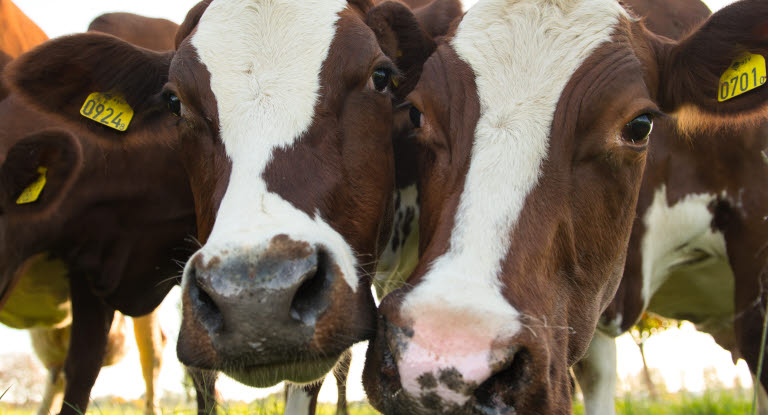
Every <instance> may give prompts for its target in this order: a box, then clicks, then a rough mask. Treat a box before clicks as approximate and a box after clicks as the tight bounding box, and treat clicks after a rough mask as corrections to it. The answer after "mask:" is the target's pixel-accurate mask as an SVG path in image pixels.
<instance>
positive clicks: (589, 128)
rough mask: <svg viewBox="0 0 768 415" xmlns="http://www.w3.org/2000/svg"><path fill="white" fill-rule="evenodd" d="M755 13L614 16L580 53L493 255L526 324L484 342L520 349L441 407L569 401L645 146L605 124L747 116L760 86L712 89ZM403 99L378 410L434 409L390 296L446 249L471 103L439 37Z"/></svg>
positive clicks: (559, 406)
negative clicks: (688, 108)
mask: <svg viewBox="0 0 768 415" xmlns="http://www.w3.org/2000/svg"><path fill="white" fill-rule="evenodd" d="M767 17H768V7H766V4H765V2H762V1H759V0H750V1H745V2H742V3H741V4H735V5H733V6H730V7H729V8H726V9H724V10H723V11H722V12H721V14H718V15H717V18H715V19H712V20H710V21H709V22H708V23H706V24H704V25H703V26H702V27H701V28H700V30H699V31H696V32H694V33H693V34H692V35H691V36H690V37H689V38H687V39H686V40H683V41H682V42H680V43H676V42H673V41H671V40H669V39H667V38H662V37H660V36H658V35H656V34H653V33H651V32H650V31H648V30H647V29H646V28H645V27H644V26H643V23H642V22H641V21H638V22H633V21H628V20H622V21H621V22H620V23H619V25H618V26H617V27H616V31H615V33H614V36H613V38H612V40H611V41H610V42H608V43H607V44H604V45H601V46H600V47H599V48H597V49H596V50H595V52H594V53H593V55H592V56H591V57H589V58H588V59H587V60H586V61H585V62H583V64H582V65H581V67H580V68H579V69H578V70H577V71H576V73H575V74H574V75H573V76H572V78H571V80H570V82H569V83H568V85H567V86H566V87H565V89H564V91H563V93H562V95H561V97H560V101H559V102H558V106H557V109H556V111H555V117H554V121H553V124H552V126H551V130H550V142H549V153H548V155H547V158H546V161H545V162H544V165H543V167H542V172H541V178H540V179H539V182H538V184H537V186H536V187H535V188H534V189H533V191H532V192H531V193H530V194H529V195H528V196H527V199H526V202H525V206H524V208H523V211H522V214H521V216H520V218H519V219H518V222H517V225H516V230H515V233H514V234H513V235H511V237H512V241H511V245H510V247H509V251H508V254H507V256H506V257H505V258H504V259H503V260H502V261H503V262H502V271H501V275H500V279H501V282H502V284H503V287H504V289H503V294H504V296H505V297H506V298H507V300H508V301H509V303H510V304H511V305H512V306H513V307H515V308H516V309H517V310H519V311H520V312H521V313H522V314H523V315H524V316H529V317H523V321H522V324H524V325H526V328H527V330H522V331H521V332H520V333H517V334H516V336H515V337H514V338H509V339H506V338H503V337H501V338H500V339H499V340H498V341H497V344H496V346H495V347H499V348H503V347H509V348H511V349H513V350H516V351H518V352H519V351H520V350H523V351H524V353H517V354H515V356H514V360H515V361H522V362H525V363H522V364H521V366H519V367H518V369H516V372H514V373H505V372H502V373H501V374H498V375H499V376H500V377H496V378H491V379H492V381H491V382H490V383H486V384H484V385H482V386H480V388H479V389H478V390H479V391H480V393H479V394H475V396H474V398H473V399H470V402H469V403H468V404H467V405H466V406H464V407H462V408H457V409H456V410H455V411H452V412H450V413H461V414H465V413H467V414H469V413H487V411H488V410H499V411H505V410H509V408H514V411H515V412H516V413H526V414H528V413H548V414H549V413H558V414H559V413H570V412H571V402H570V396H571V386H570V385H571V384H570V381H569V375H568V370H567V369H568V367H569V366H571V365H573V364H574V363H575V362H576V361H577V360H578V359H579V358H580V357H581V356H582V355H583V353H584V352H585V350H586V348H587V345H588V343H589V340H590V339H591V337H592V333H593V331H594V327H595V325H596V323H597V319H598V316H599V315H600V313H601V312H602V311H603V310H604V309H605V308H606V306H608V304H609V302H610V300H611V298H612V297H613V295H614V293H615V292H616V289H617V286H618V284H619V281H620V277H621V270H622V268H623V266H624V262H625V256H626V248H627V244H628V241H629V238H630V229H631V228H632V225H633V222H634V220H635V211H634V206H635V205H636V203H637V200H638V192H639V191H640V186H641V178H642V175H643V169H644V165H645V162H646V150H645V146H643V145H640V146H637V145H631V144H629V143H627V142H624V141H620V140H616V139H614V137H616V136H617V134H616V131H621V129H622V127H623V126H624V124H625V123H627V122H628V121H630V120H632V119H633V118H634V117H636V116H638V115H640V114H642V113H643V112H649V111H650V112H654V111H655V108H654V103H655V105H658V107H660V108H661V109H662V110H664V111H666V112H668V113H675V112H676V111H677V110H679V109H680V108H681V107H683V106H685V105H692V106H696V107H697V108H700V109H701V111H702V112H703V113H706V114H707V117H708V120H713V121H712V122H714V123H717V122H718V121H717V120H718V119H717V116H720V115H722V116H725V115H726V114H728V115H736V116H737V117H738V116H741V115H744V117H743V118H742V119H741V121H744V122H746V120H749V119H753V118H758V117H760V116H761V115H760V114H762V113H763V112H764V111H765V110H766V108H768V105H766V104H765V103H764V102H765V97H764V95H765V94H768V88H762V89H759V90H757V91H755V93H754V94H752V95H751V96H746V95H745V96H743V99H742V100H738V99H734V100H732V101H727V102H725V103H718V102H717V100H716V91H715V89H716V85H717V78H719V76H720V73H721V72H722V71H723V70H725V68H727V67H728V65H729V63H730V60H731V59H732V58H733V56H735V55H736V54H737V53H739V52H740V50H739V46H737V45H739V44H741V45H746V46H747V47H749V48H750V50H753V51H755V52H760V51H763V50H764V48H766V47H768V39H762V38H759V37H758V38H754V37H753V35H752V34H753V33H755V31H756V30H757V29H761V28H762V27H763V26H762V25H763V24H764V22H765V21H766V18H767ZM701 45H706V46H701ZM702 48H703V49H702ZM704 49H706V51H705V50H704ZM408 98H409V100H411V101H412V102H413V104H414V105H415V106H416V107H417V108H418V109H419V110H420V111H421V112H422V113H423V115H424V119H425V120H426V121H425V123H426V124H425V125H424V126H423V127H422V128H421V129H420V132H419V133H418V134H417V140H418V141H419V142H420V143H421V144H422V146H423V147H424V149H425V150H424V152H423V153H422V154H421V160H420V166H421V170H420V172H419V179H418V180H419V184H420V197H421V200H420V203H421V219H420V220H421V222H420V237H421V238H422V239H421V241H420V259H419V264H418V265H417V267H416V269H415V271H414V272H413V274H412V275H411V276H410V278H409V279H408V281H407V284H406V286H405V287H404V288H402V289H401V290H398V291H395V292H393V293H391V294H390V295H389V296H388V297H386V298H385V299H384V300H383V301H382V304H381V306H380V309H379V310H380V315H381V320H380V321H382V322H383V324H380V326H379V331H378V333H377V338H376V339H375V341H373V342H372V343H371V346H370V348H369V352H368V361H367V363H366V371H365V373H364V384H365V387H366V391H367V392H368V395H369V398H370V400H371V403H372V404H373V405H374V406H375V407H377V408H378V409H380V410H382V411H383V412H384V413H387V414H396V413H404V412H405V411H408V412H409V413H415V414H432V413H445V412H440V408H441V405H440V402H439V398H438V397H437V396H436V395H435V397H436V398H437V399H438V400H437V401H435V400H430V399H426V398H425V399H418V397H417V398H414V397H410V396H409V395H408V393H407V392H405V391H404V390H402V387H401V385H400V381H399V377H398V368H397V365H396V362H397V356H398V353H399V352H398V351H399V350H401V349H402V348H404V347H407V342H408V336H409V335H410V334H408V333H412V332H409V330H412V329H411V328H410V324H411V323H410V322H409V321H406V320H404V318H403V316H401V315H400V307H401V304H402V301H403V300H404V299H405V298H407V296H408V293H409V292H410V291H411V290H412V289H413V287H415V286H418V285H419V284H420V282H421V280H422V278H423V276H424V274H425V272H426V271H427V270H428V269H429V266H430V264H431V263H433V262H434V261H435V260H436V259H437V258H438V257H439V256H440V255H442V254H443V253H445V252H446V250H447V249H448V241H449V239H450V235H451V232H452V228H453V218H454V216H455V214H456V209H457V206H458V202H459V198H460V196H461V192H462V189H463V187H464V178H465V175H466V172H467V169H468V166H469V162H470V157H471V154H472V153H471V148H472V144H473V141H474V129H475V126H476V124H477V119H478V117H479V115H480V114H479V111H480V108H479V102H478V98H477V96H476V87H475V85H474V74H473V73H472V71H471V70H470V68H469V67H468V66H467V64H466V63H464V62H462V61H461V60H460V59H459V58H458V56H457V55H456V54H455V52H454V51H453V50H452V49H451V47H450V46H449V45H447V44H445V45H441V46H439V47H438V49H437V52H436V53H435V54H433V56H432V57H431V58H430V59H429V60H428V61H427V63H426V64H425V65H424V69H423V74H422V77H421V80H420V81H419V84H418V85H417V86H416V89H415V90H414V92H413V93H411V95H409V97H408ZM660 121H662V122H663V118H660ZM737 122H739V121H737ZM742 125H743V124H742ZM651 145H653V144H651ZM750 327H752V326H750ZM403 333H405V334H403ZM503 335H504V333H499V336H503ZM502 379H506V381H505V380H502ZM467 387H473V388H477V385H474V386H472V385H467ZM472 390H474V389H472Z"/></svg>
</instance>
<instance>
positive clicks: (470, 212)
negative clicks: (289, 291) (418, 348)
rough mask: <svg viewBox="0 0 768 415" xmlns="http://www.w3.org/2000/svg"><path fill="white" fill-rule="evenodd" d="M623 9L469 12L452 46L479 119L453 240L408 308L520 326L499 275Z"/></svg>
mask: <svg viewBox="0 0 768 415" xmlns="http://www.w3.org/2000/svg"><path fill="white" fill-rule="evenodd" d="M621 16H626V12H625V11H624V9H623V8H621V6H620V5H619V4H618V3H617V2H616V1H615V0H582V1H576V0H572V1H566V0H560V1H558V0H540V1H534V0H521V1H512V0H481V1H479V2H478V3H477V4H476V5H475V6H474V7H473V8H472V9H470V10H469V12H468V13H467V14H466V15H465V17H464V19H463V20H462V22H461V24H460V26H459V28H458V31H457V33H456V36H455V38H454V39H453V41H452V46H453V48H454V49H455V50H456V52H457V53H458V55H459V57H460V58H461V59H462V60H464V61H465V62H466V63H468V64H469V65H470V67H471V68H472V69H473V71H474V74H475V76H476V84H477V88H478V91H477V92H478V96H479V99H480V111H481V112H480V119H479V121H478V124H477V127H476V129H475V137H474V144H473V148H472V159H471V162H470V167H469V171H468V172H467V176H466V182H465V186H464V191H463V193H462V196H461V201H460V203H459V207H458V209H457V212H456V216H455V225H454V229H453V230H452V234H451V239H450V247H449V249H448V251H447V252H446V253H445V254H444V255H443V256H441V257H440V258H438V259H437V260H436V261H435V262H434V264H433V265H432V267H431V269H430V271H429V272H428V273H427V274H426V275H425V277H424V281H423V282H422V283H421V284H420V285H418V286H417V287H416V288H415V289H414V290H413V291H412V292H411V294H410V295H409V296H408V297H407V298H406V301H405V304H404V311H406V313H408V314H406V316H410V317H411V318H413V319H415V320H418V319H419V316H420V315H423V314H421V313H424V312H425V311H426V310H427V309H434V310H440V309H445V308H446V307H450V308H453V309H461V310H464V311H465V312H469V313H471V314H473V315H476V316H477V320H478V322H480V323H481V324H482V325H483V327H485V328H486V330H488V331H489V332H490V333H493V336H500V335H501V336H510V335H512V334H513V333H514V332H515V331H516V330H517V329H518V328H519V323H518V322H517V321H516V320H517V319H516V317H517V316H518V314H519V313H518V312H517V310H515V308H514V307H512V305H510V304H509V303H508V302H507V300H506V299H505V298H504V297H503V295H502V286H501V282H500V280H499V272H500V270H501V265H502V262H503V260H504V258H505V256H506V255H507V251H508V250H509V245H510V239H511V233H512V231H513V230H514V227H515V224H516V223H517V221H518V218H519V217H520V214H521V212H522V209H523V206H524V204H525V200H526V198H527V196H528V194H529V193H530V192H531V190H532V189H533V188H534V187H535V186H536V184H537V182H538V181H539V177H540V175H541V166H542V163H543V162H544V160H545V159H546V157H547V152H548V148H549V135H550V128H551V125H552V120H553V118H554V114H555V109H556V107H557V103H558V100H559V98H560V95H561V94H562V92H563V89H564V88H565V86H566V84H567V83H568V81H569V80H570V79H571V77H572V76H573V74H574V72H575V71H576V70H577V69H578V68H579V66H581V65H582V63H583V62H584V60H585V59H586V58H587V57H588V56H590V54H592V52H593V51H594V50H595V49H596V48H597V47H598V46H600V45H601V44H603V43H604V42H608V41H609V40H610V37H611V34H612V33H613V32H614V30H615V29H616V27H617V24H618V23H619V18H620V17H621ZM574 110H575V109H574ZM521 277H522V276H521ZM456 329H457V328H455V327H454V329H453V330H452V331H454V332H455V330H456ZM489 347H490V345H489Z"/></svg>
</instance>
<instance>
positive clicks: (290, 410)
mask: <svg viewBox="0 0 768 415" xmlns="http://www.w3.org/2000/svg"><path fill="white" fill-rule="evenodd" d="M285 387H286V388H287V389H288V396H287V397H286V400H285V411H284V412H283V414H284V415H312V414H311V413H310V412H309V410H310V407H311V406H312V397H311V396H309V394H308V393H307V392H306V391H304V389H302V388H301V387H300V386H298V385H294V384H292V383H287V384H286V385H285Z"/></svg>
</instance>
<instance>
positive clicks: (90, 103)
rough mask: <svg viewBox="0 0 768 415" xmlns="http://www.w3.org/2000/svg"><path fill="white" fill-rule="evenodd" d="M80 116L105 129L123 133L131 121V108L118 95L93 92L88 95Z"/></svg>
mask: <svg viewBox="0 0 768 415" xmlns="http://www.w3.org/2000/svg"><path fill="white" fill-rule="evenodd" d="M80 114H81V115H82V116H83V117H85V118H88V119H91V120H94V121H96V122H98V123H100V124H103V125H106V126H107V127H110V128H114V129H115V130H118V131H125V130H127V129H128V125H130V124H131V119H133V108H131V106H130V105H128V103H127V102H126V101H125V98H123V97H122V96H121V95H120V94H114V93H102V92H94V93H92V94H91V95H88V98H87V99H86V100H85V104H83V107H82V108H80Z"/></svg>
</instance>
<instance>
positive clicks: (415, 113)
mask: <svg viewBox="0 0 768 415" xmlns="http://www.w3.org/2000/svg"><path fill="white" fill-rule="evenodd" d="M408 115H409V116H410V118H411V122H412V123H413V126H414V127H415V128H421V126H422V125H424V114H422V113H421V111H419V109H418V108H416V107H414V106H411V109H410V110H409V111H408Z"/></svg>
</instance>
